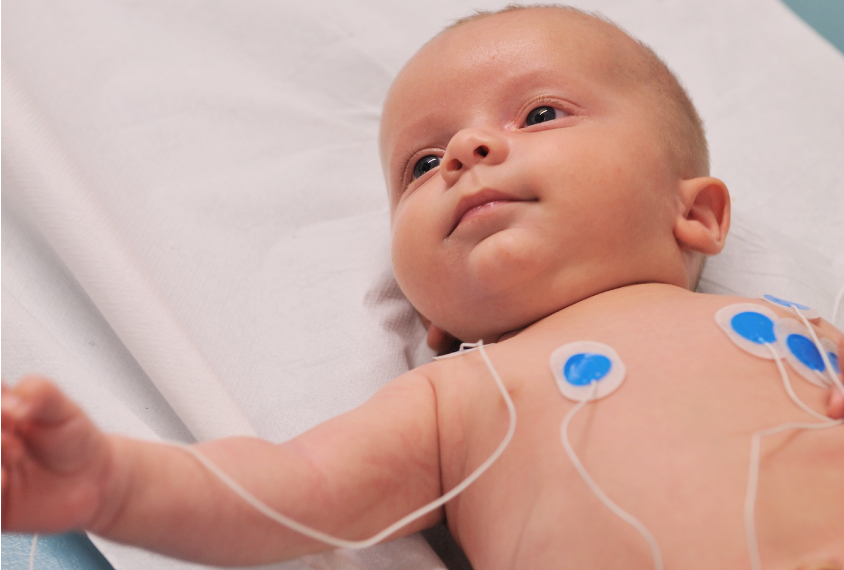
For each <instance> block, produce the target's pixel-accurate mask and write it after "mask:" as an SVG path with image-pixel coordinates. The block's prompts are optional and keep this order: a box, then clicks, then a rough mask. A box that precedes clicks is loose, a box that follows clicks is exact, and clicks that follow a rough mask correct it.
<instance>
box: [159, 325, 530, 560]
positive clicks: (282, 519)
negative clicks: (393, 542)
mask: <svg viewBox="0 0 844 570" xmlns="http://www.w3.org/2000/svg"><path fill="white" fill-rule="evenodd" d="M473 346H476V347H477V348H478V349H479V351H480V354H481V358H483V360H484V363H485V364H486V366H487V368H488V369H489V371H490V373H491V374H492V377H493V379H494V380H495V384H496V386H498V389H499V391H500V392H501V396H502V397H503V398H504V402H505V403H506V405H507V410H508V411H509V413H510V426H509V428H508V429H507V434H506V435H505V436H504V439H503V440H502V441H501V443H500V444H499V445H498V448H496V450H495V451H494V452H493V453H492V455H490V456H489V458H487V460H486V461H484V462H483V463H482V464H481V465H480V466H479V467H478V468H477V469H475V470H474V471H473V472H472V473H471V474H470V475H469V476H468V477H466V479H464V480H463V481H462V482H461V483H460V484H459V485H457V486H456V487H454V488H453V489H452V490H451V491H449V492H448V493H446V494H445V495H443V496H442V497H440V498H439V499H437V500H435V501H433V502H431V503H428V504H427V505H425V506H423V507H421V508H419V509H417V510H415V511H413V512H412V513H410V514H409V515H407V516H405V517H404V518H402V519H400V520H398V521H396V522H395V523H393V524H392V525H390V526H388V527H387V528H385V529H384V530H382V531H381V532H379V533H378V534H376V535H374V536H372V537H371V538H368V539H366V540H346V539H343V538H338V537H335V536H331V535H330V534H326V533H324V532H321V531H319V530H316V529H314V528H311V527H309V526H306V525H303V524H302V523H299V522H296V521H295V520H293V519H291V518H289V517H287V516H285V515H283V514H281V513H279V512H278V511H276V510H274V509H273V508H272V507H269V506H267V505H266V504H265V503H263V502H262V501H261V500H260V499H258V498H256V497H255V496H254V495H252V494H251V493H250V492H249V491H247V490H246V489H244V488H243V487H242V486H241V485H240V484H239V483H238V482H237V481H235V480H234V479H232V478H231V477H229V476H228V475H227V474H226V473H225V472H224V471H223V470H222V469H220V468H219V467H218V466H217V465H216V464H215V463H213V462H212V461H211V460H210V459H208V458H207V457H205V456H204V455H203V454H202V453H200V452H199V451H197V450H196V449H194V448H192V447H190V446H187V445H184V444H181V443H172V445H174V446H176V447H179V448H181V449H184V450H185V451H187V452H188V453H190V454H191V455H192V456H193V457H195V458H196V459H197V461H199V462H200V463H201V464H202V465H204V466H205V467H206V468H207V469H208V470H209V471H210V472H211V473H213V474H214V475H215V476H216V477H217V478H218V479H219V480H220V481H221V482H222V483H223V484H224V485H226V486H227V487H228V488H229V489H231V490H232V491H233V492H234V493H235V494H236V495H238V496H239V497H240V498H241V499H243V500H244V501H246V502H247V503H248V504H250V505H251V506H252V507H253V508H255V509H256V510H257V511H259V512H260V513H262V514H263V515H265V516H266V517H267V518H270V519H272V520H274V521H276V522H277V523H279V524H281V525H283V526H286V527H288V528H290V529H291V530H294V531H296V532H298V533H300V534H303V535H305V536H307V537H310V538H313V539H315V540H319V541H320V542H324V543H326V544H330V545H331V546H335V547H338V548H352V549H360V548H367V547H369V546H373V545H375V544H377V543H379V542H381V541H382V540H384V539H385V538H387V537H388V536H390V535H391V534H393V533H394V532H396V531H397V530H399V529H400V528H402V527H404V526H406V525H407V524H409V523H411V522H413V521H414V520H416V519H418V518H420V517H422V516H424V515H426V514H428V513H430V512H431V511H433V510H435V509H437V508H439V507H440V506H442V505H444V504H445V503H447V502H448V501H450V500H451V499H453V498H454V497H456V496H457V495H459V494H460V493H462V492H463V491H464V490H465V489H466V487H468V486H469V485H471V484H472V483H474V482H475V480H476V479H477V478H478V477H480V476H481V475H482V474H483V473H484V471H486V470H487V469H489V467H490V466H491V465H492V464H493V463H495V461H496V460H497V459H498V458H499V457H500V456H501V454H502V453H504V449H505V448H506V447H507V445H508V444H509V443H510V440H511V439H513V433H514V432H515V430H516V408H515V406H514V405H513V400H512V399H511V398H510V394H509V393H508V392H507V388H506V387H505V386H504V382H502V380H501V377H500V376H499V375H498V372H497V371H496V369H495V367H494V366H493V365H492V361H490V359H489V357H488V356H487V354H486V351H485V350H484V346H483V341H479V342H478V343H477V344H475V345H473Z"/></svg>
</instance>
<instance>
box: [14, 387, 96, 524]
mask: <svg viewBox="0 0 844 570" xmlns="http://www.w3.org/2000/svg"><path fill="white" fill-rule="evenodd" d="M2 428H3V440H2V464H3V472H2V490H3V512H2V528H3V530H4V531H7V530H10V531H23V532H61V531H65V530H70V529H80V528H84V527H86V526H89V525H90V524H91V523H92V521H93V520H94V517H96V515H97V512H98V510H99V508H100V505H101V503H102V497H103V494H104V488H105V485H106V482H107V476H108V469H109V465H110V462H111V455H112V451H111V444H110V442H109V439H108V438H107V436H106V435H105V434H103V433H102V432H101V431H100V430H99V429H97V427H96V426H95V425H94V424H93V423H92V422H91V420H90V419H88V417H87V416H86V415H85V414H84V413H83V412H82V410H80V409H79V408H78V407H77V406H76V405H75V404H74V403H73V402H71V401H70V400H69V399H68V398H67V397H66V396H65V395H64V394H62V393H61V392H60V391H59V389H58V388H56V387H55V386H54V385H53V384H52V383H50V382H49V381H48V380H45V379H43V378H37V377H30V378H25V379H24V380H22V381H21V382H20V383H19V384H18V385H17V386H14V387H13V388H7V387H6V386H5V385H4V386H3V398H2Z"/></svg>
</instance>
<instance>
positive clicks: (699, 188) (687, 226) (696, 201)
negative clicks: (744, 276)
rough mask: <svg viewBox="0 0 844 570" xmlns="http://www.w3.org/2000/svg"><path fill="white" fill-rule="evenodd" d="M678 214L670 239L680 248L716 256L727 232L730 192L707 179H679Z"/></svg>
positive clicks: (713, 179) (720, 183)
mask: <svg viewBox="0 0 844 570" xmlns="http://www.w3.org/2000/svg"><path fill="white" fill-rule="evenodd" d="M677 197H678V199H679V202H680V211H679V212H678V213H677V217H676V219H675V223H674V237H675V238H676V239H677V242H678V243H679V244H680V246H681V247H682V248H683V249H686V250H691V251H698V252H700V253H703V254H706V255H715V254H716V253H719V252H720V251H721V250H722V249H723V247H724V242H725V240H726V238H727V232H728V231H729V229H730V193H729V191H728V190H727V186H726V185H725V184H724V183H723V182H722V181H721V180H719V179H717V178H712V177H709V176H704V177H699V178H690V179H688V180H682V181H681V182H680V184H679V187H678V189H677Z"/></svg>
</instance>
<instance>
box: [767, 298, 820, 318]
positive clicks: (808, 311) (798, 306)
mask: <svg viewBox="0 0 844 570" xmlns="http://www.w3.org/2000/svg"><path fill="white" fill-rule="evenodd" d="M759 297H760V298H761V299H764V300H766V301H768V302H769V303H772V304H774V305H779V306H780V307H786V308H789V309H793V310H797V311H800V312H801V313H803V316H805V317H806V318H807V319H809V320H811V321H814V320H816V319H819V318H821V315H820V313H818V312H817V311H816V310H814V309H813V308H811V307H807V306H806V305H804V304H802V303H795V302H794V301H789V300H788V299H783V298H782V297H777V296H775V295H768V294H765V295H759Z"/></svg>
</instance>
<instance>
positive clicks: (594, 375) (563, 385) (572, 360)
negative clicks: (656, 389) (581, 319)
mask: <svg viewBox="0 0 844 570" xmlns="http://www.w3.org/2000/svg"><path fill="white" fill-rule="evenodd" d="M551 372H552V373H553V374H554V379H555V380H556V381H557V386H558V387H559V388H560V392H562V393H563V396H565V397H566V398H568V399H569V400H574V401H575V402H582V401H583V400H586V399H589V397H590V394H592V393H593V390H594V395H593V396H592V398H591V399H593V400H597V399H599V398H603V397H604V396H607V395H608V394H611V393H612V392H614V391H615V390H616V389H617V388H618V387H619V386H621V383H622V382H623V381H624V377H625V375H626V374H627V369H626V368H625V367H624V363H623V362H622V361H621V358H619V356H618V354H617V353H616V351H615V350H613V349H612V348H611V347H609V346H607V345H606V344H603V343H601V342H593V341H588V340H584V341H580V342H573V343H570V344H564V345H563V346H561V347H560V348H558V349H557V350H555V351H554V352H553V353H551ZM596 382H597V384H598V386H597V388H593V386H592V384H593V383H596Z"/></svg>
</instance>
